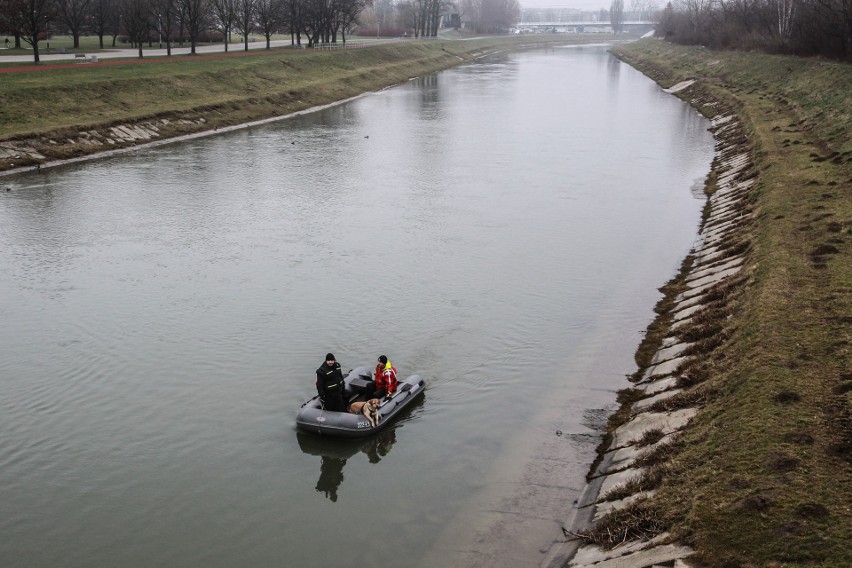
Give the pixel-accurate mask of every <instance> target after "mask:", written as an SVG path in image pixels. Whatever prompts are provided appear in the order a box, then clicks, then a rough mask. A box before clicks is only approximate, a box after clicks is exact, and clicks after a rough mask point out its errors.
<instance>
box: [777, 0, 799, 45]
mask: <svg viewBox="0 0 852 568" xmlns="http://www.w3.org/2000/svg"><path fill="white" fill-rule="evenodd" d="M773 1H774V2H775V13H776V14H777V15H778V37H779V38H780V40H781V42H782V43H784V44H787V43H789V41H790V37H791V36H792V35H793V20H794V18H795V17H796V5H797V4H798V2H797V1H796V0H773Z"/></svg>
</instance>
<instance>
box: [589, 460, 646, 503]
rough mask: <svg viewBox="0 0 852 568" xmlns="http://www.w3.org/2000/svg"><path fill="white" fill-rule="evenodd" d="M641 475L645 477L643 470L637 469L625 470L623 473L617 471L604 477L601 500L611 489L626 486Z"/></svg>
mask: <svg viewBox="0 0 852 568" xmlns="http://www.w3.org/2000/svg"><path fill="white" fill-rule="evenodd" d="M643 475H645V468H642V467H637V468H634V469H625V470H624V471H619V472H616V473H612V474H610V475H607V476H605V477H604V481H603V485H601V492H600V497H601V499H605V498H606V496H607V494H608V493H609V492H610V491H612V490H613V489H618V488H619V487H622V486H624V485H627V484H628V483H630V482H631V481H635V480H637V479H639V478H640V477H642V476H643Z"/></svg>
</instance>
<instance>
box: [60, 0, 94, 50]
mask: <svg viewBox="0 0 852 568" xmlns="http://www.w3.org/2000/svg"><path fill="white" fill-rule="evenodd" d="M89 4H90V0H56V7H57V11H58V12H59V16H60V18H61V19H62V23H64V24H65V27H67V28H68V31H70V32H71V38H72V40H73V42H74V49H79V48H80V35H81V34H82V33H83V31H84V30H85V26H86V24H87V23H88V21H89Z"/></svg>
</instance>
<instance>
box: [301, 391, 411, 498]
mask: <svg viewBox="0 0 852 568" xmlns="http://www.w3.org/2000/svg"><path fill="white" fill-rule="evenodd" d="M423 401H424V397H420V400H417V401H415V402H414V403H413V404H412V405H411V406H410V407H409V408H406V409H405V410H404V411H403V414H402V415H401V416H400V417H399V419H397V420H396V423H395V424H394V425H393V426H392V427H391V428H388V429H387V430H382V431H380V432H378V433H377V434H376V435H375V436H370V437H368V438H361V439H356V440H353V439H350V438H335V437H331V436H320V435H317V434H312V433H310V432H302V431H298V430H297V431H296V439H297V440H298V442H299V449H301V450H302V452H303V453H305V454H310V455H312V456H320V457H321V458H322V461H321V463H320V474H319V479H317V485H316V491H317V493H322V494H324V495H325V496H326V498H328V499H329V500H330V501H331V502H332V503H336V502H337V492H338V490H339V489H340V486H341V484H342V483H343V479H344V475H343V467H344V466H345V465H346V461H347V460H349V459H352V458H353V457H355V456H357V454H359V453H363V454H366V456H367V460H368V461H369V462H370V463H371V464H377V463H379V462H380V461H381V460H382V458H383V457H385V456H386V455H388V453H389V452H390V450H391V448H392V447H393V445H394V444H395V443H396V435H397V430H399V429H400V428H402V427H403V426H404V425H405V424H404V423H405V422H408V421H410V420H411V414H412V413H413V412H415V411H416V410H417V409H419V408H420V407H422V406H423Z"/></svg>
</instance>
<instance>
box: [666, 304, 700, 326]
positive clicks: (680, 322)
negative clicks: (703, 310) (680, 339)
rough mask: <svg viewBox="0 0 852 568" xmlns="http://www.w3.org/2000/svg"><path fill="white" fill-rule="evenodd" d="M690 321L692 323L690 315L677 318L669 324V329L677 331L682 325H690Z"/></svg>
mask: <svg viewBox="0 0 852 568" xmlns="http://www.w3.org/2000/svg"><path fill="white" fill-rule="evenodd" d="M702 307H703V306H702ZM691 323H692V317H688V318H683V319H682V320H678V321H676V322H674V323H673V324H672V325H671V331H677V330H679V329H680V328H682V327H685V326H687V325H690V324H691Z"/></svg>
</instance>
